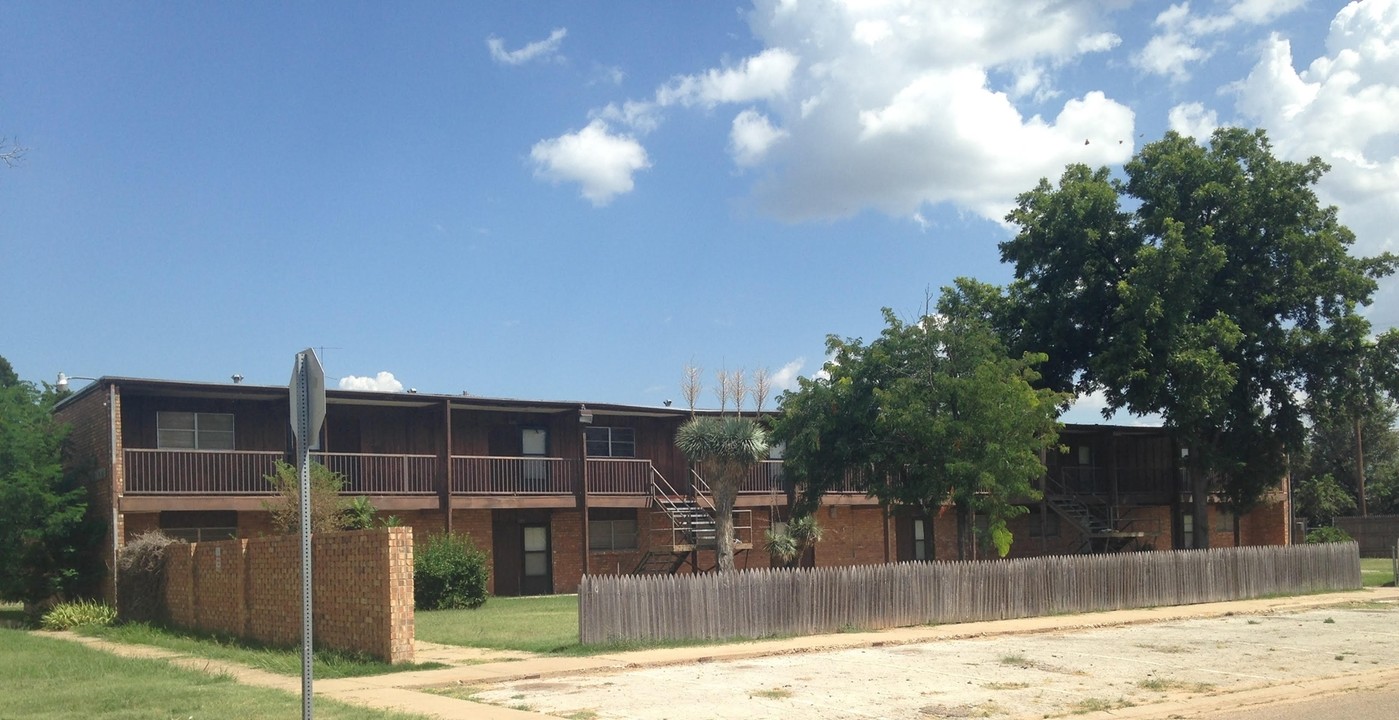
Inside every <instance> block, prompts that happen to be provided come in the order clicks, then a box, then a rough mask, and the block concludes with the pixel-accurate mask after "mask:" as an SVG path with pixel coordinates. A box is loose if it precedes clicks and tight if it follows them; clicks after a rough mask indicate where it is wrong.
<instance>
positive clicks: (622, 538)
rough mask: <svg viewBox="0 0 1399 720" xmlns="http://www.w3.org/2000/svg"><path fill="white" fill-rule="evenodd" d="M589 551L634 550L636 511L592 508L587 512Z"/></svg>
mask: <svg viewBox="0 0 1399 720" xmlns="http://www.w3.org/2000/svg"><path fill="white" fill-rule="evenodd" d="M588 549H589V550H635V549H636V511H634V510H626V509H621V508H619V509H615V510H614V509H610V508H593V509H590V510H588Z"/></svg>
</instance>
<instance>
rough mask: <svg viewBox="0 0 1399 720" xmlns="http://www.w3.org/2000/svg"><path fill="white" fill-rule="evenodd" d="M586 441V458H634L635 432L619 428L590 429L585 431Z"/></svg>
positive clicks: (631, 429)
mask: <svg viewBox="0 0 1399 720" xmlns="http://www.w3.org/2000/svg"><path fill="white" fill-rule="evenodd" d="M585 437H587V439H588V457H595V458H601V457H616V458H634V457H636V430H635V429H633V428H620V427H605V426H602V427H590V428H588V429H587V430H586V431H585Z"/></svg>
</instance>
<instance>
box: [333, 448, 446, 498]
mask: <svg viewBox="0 0 1399 720" xmlns="http://www.w3.org/2000/svg"><path fill="white" fill-rule="evenodd" d="M311 459H312V460H314V461H316V462H318V463H321V464H322V465H325V466H326V467H327V468H330V469H331V470H334V471H335V472H338V473H340V474H341V475H344V476H345V487H344V489H343V490H342V491H341V492H342V493H344V494H346V495H431V494H433V493H435V492H437V488H436V485H437V456H436V455H377V454H373V453H311Z"/></svg>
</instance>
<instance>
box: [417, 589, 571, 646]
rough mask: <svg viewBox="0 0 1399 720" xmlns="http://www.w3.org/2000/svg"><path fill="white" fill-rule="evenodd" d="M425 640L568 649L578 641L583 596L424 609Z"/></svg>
mask: <svg viewBox="0 0 1399 720" xmlns="http://www.w3.org/2000/svg"><path fill="white" fill-rule="evenodd" d="M413 622H414V626H415V634H416V636H417V638H418V639H419V640H427V641H428V642H435V643H442V644H443V645H465V646H467V647H481V648H494V649H497V650H524V651H526V652H536V653H562V652H567V651H570V650H576V649H577V648H579V647H581V646H580V645H579V643H578V596H577V595H543V596H540V597H493V598H491V599H490V600H488V601H486V604H485V605H482V606H481V607H479V608H476V609H475V610H419V611H418V612H416V613H415V615H414V618H413Z"/></svg>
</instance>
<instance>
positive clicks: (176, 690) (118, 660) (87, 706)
mask: <svg viewBox="0 0 1399 720" xmlns="http://www.w3.org/2000/svg"><path fill="white" fill-rule="evenodd" d="M0 697H3V698H4V706H3V709H0V715H3V716H4V717H17V718H18V717H23V718H33V719H35V720H79V719H80V718H92V717H101V718H106V719H108V720H137V719H138V718H139V719H141V720H144V719H146V718H180V719H181V720H184V719H186V718H224V717H236V718H239V720H262V719H264V718H266V719H268V720H272V719H274V718H275V719H277V720H281V719H282V718H290V717H298V716H299V715H300V712H301V698H300V696H299V695H296V694H293V693H287V692H281V691H279V690H271V689H268V688H258V687H250V686H247V685H239V684H238V683H237V682H235V681H234V680H233V679H232V678H229V677H227V676H224V675H210V674H207V673H202V672H197V671H194V670H186V669H184V668H179V667H175V666H173V665H171V664H169V663H167V662H164V661H160V660H147V659H141V658H124V657H118V656H116V655H112V654H109V653H105V652H102V651H100V650H94V649H92V648H89V647H84V646H82V645H79V644H77V643H74V642H69V641H67V640H59V639H57V638H49V637H43V635H42V634H33V633H27V632H21V631H18V630H3V629H0ZM315 713H316V717H317V718H325V719H326V720H426V719H425V718H423V717H422V716H420V715H407V714H403V713H389V712H382V711H378V710H372V709H369V708H360V707H354V706H351V705H346V704H344V703H339V702H335V701H332V700H327V699H324V698H317V699H316V700H315Z"/></svg>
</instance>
